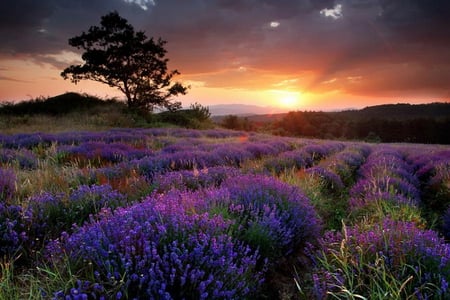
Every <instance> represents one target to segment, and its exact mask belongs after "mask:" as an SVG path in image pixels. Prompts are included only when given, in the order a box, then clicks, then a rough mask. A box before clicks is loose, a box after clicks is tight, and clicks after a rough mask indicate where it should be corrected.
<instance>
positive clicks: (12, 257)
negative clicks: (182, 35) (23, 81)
mask: <svg viewBox="0 0 450 300" xmlns="http://www.w3.org/2000/svg"><path fill="white" fill-rule="evenodd" d="M55 122H56V121H55ZM61 122H62V120H61ZM7 123H8V122H5V123H4V124H3V125H2V126H4V127H3V128H7V127H8V124H7ZM79 124H80V126H81V125H82V124H83V120H79ZM61 128H63V127H61ZM42 129H45V128H44V127H43V128H42ZM53 129H55V127H53ZM78 129H81V130H83V131H79V130H78ZM97 129H98V130H101V126H100V127H98V128H97ZM52 131H53V132H57V131H58V130H52ZM63 131H64V132H60V133H21V134H5V133H8V131H6V132H5V131H3V130H2V132H3V134H0V238H1V241H0V242H1V244H0V245H1V246H0V267H1V277H0V299H48V298H54V299H449V296H448V295H449V290H448V282H450V246H449V244H448V239H449V238H450V209H449V205H450V146H440V145H421V144H369V143H363V142H337V141H329V140H316V139H300V138H289V137H275V136H272V135H264V134H258V133H248V132H242V131H227V130H188V129H167V128H164V129H162V128H159V129H155V128H153V129H139V128H135V129H112V130H104V131H97V130H96V131H92V130H91V131H89V129H88V128H83V127H80V128H73V130H71V131H68V130H63ZM11 132H12V131H11ZM102 297H103V298H102Z"/></svg>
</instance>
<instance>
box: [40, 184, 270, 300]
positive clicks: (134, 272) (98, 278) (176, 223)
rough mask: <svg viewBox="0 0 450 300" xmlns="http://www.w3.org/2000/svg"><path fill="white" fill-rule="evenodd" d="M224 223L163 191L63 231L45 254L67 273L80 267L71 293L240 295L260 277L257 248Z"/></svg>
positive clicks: (254, 287) (191, 296) (178, 296)
mask: <svg viewBox="0 0 450 300" xmlns="http://www.w3.org/2000/svg"><path fill="white" fill-rule="evenodd" d="M229 226H230V223H229V222H227V221H224V220H223V219H222V218H221V217H219V216H215V217H210V216H209V215H208V214H207V213H203V214H195V213H189V212H188V211H187V210H186V207H185V204H183V203H181V202H180V197H179V195H177V194H176V193H170V194H168V195H166V196H159V197H149V198H148V199H147V200H145V201H144V202H143V203H141V204H139V205H135V206H132V207H129V208H121V209H118V210H117V211H116V212H115V213H114V214H113V213H110V212H105V213H104V214H103V215H102V217H101V218H100V219H99V220H98V221H96V222H92V223H90V224H86V225H85V226H83V227H80V228H78V230H77V231H76V232H75V233H74V234H72V235H68V234H63V235H62V236H61V239H60V241H57V242H54V243H52V244H51V245H49V247H48V252H47V253H48V258H49V260H50V261H51V262H53V263H54V264H55V265H60V263H58V262H61V261H63V260H64V259H65V258H67V259H68V260H69V262H70V263H71V265H72V267H73V268H74V270H73V272H77V273H78V274H80V272H81V274H82V276H83V277H84V280H83V282H85V284H82V285H81V287H82V289H81V290H80V287H74V288H75V289H77V290H76V292H77V293H78V294H86V295H87V294H92V293H93V294H95V295H97V296H98V297H100V296H105V297H109V298H120V297H121V296H123V297H125V298H146V299H149V298H152V299H153V298H164V299H182V298H188V299H206V298H208V299H236V298H245V297H246V296H248V295H251V294H252V293H254V292H255V291H256V290H257V289H258V287H259V286H260V284H261V283H262V274H261V273H260V272H258V271H256V269H255V267H256V260H257V257H258V254H257V252H254V251H251V250H250V248H249V247H248V246H245V245H244V244H243V243H241V242H236V241H234V240H233V239H232V238H231V237H230V236H228V235H226V234H225V232H226V231H227V228H228V227H229ZM87 265H91V266H92V267H91V269H90V270H89V268H86V266H87ZM86 282H88V283H87V284H86ZM70 293H71V290H70V289H69V290H65V291H60V292H58V293H57V296H63V295H70Z"/></svg>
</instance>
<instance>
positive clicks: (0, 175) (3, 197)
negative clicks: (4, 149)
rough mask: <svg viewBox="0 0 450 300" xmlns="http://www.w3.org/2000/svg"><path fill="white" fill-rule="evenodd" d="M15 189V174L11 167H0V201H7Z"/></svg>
mask: <svg viewBox="0 0 450 300" xmlns="http://www.w3.org/2000/svg"><path fill="white" fill-rule="evenodd" d="M15 190H16V174H14V171H13V170H11V169H3V168H1V167H0V203H7V202H9V201H10V200H11V199H12V198H13V196H14V193H15Z"/></svg>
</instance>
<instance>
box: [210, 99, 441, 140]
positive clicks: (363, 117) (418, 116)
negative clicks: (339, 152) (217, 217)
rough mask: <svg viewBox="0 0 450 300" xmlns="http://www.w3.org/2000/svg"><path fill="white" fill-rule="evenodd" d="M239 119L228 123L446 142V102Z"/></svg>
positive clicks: (330, 135)
mask: <svg viewBox="0 0 450 300" xmlns="http://www.w3.org/2000/svg"><path fill="white" fill-rule="evenodd" d="M224 120H226V117H220V118H219V117H216V118H215V121H216V122H218V123H221V124H225V123H224ZM240 121H241V122H239V120H237V121H234V122H233V123H232V124H237V125H240V124H245V125H246V128H251V129H252V130H254V129H255V128H256V129H260V130H265V131H269V132H271V133H273V134H279V135H290V136H302V137H313V138H326V139H350V140H367V141H379V142H414V143H438V144H450V135H449V134H448V133H449V132H450V103H430V104H419V105H413V104H388V105H377V106H370V107H366V108H363V109H361V110H347V111H341V112H315V111H292V112H289V113H285V114H275V115H273V114H265V115H252V116H247V117H245V119H244V118H240ZM236 129H245V128H244V127H240V128H236Z"/></svg>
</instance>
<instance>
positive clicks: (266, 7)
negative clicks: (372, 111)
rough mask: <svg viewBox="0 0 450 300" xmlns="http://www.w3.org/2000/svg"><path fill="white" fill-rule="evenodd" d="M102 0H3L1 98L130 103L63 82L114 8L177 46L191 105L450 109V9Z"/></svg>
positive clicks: (171, 54) (303, 0)
mask: <svg viewBox="0 0 450 300" xmlns="http://www.w3.org/2000/svg"><path fill="white" fill-rule="evenodd" d="M94 2H95V1H94ZM94 2H92V3H90V2H83V3H81V2H79V1H76V0H67V1H53V0H42V1H36V2H29V4H28V5H29V7H19V6H17V5H12V4H11V3H13V0H5V1H2V2H1V3H0V26H1V27H0V39H1V41H2V43H0V102H1V101H20V100H29V99H32V98H37V97H41V96H42V97H47V96H56V95H59V94H62V93H65V92H72V91H73V92H79V93H87V94H90V95H94V96H98V97H101V98H111V97H116V98H118V99H123V98H124V97H123V95H122V94H121V93H120V92H119V91H118V90H116V89H114V88H111V87H108V86H106V85H104V84H100V83H96V82H92V81H81V82H80V83H78V84H77V85H75V84H72V83H71V82H70V81H65V80H63V79H62V77H61V76H60V73H61V71H62V70H63V69H64V68H66V67H68V66H69V65H71V64H80V63H82V60H81V53H80V52H77V50H76V49H73V48H71V47H70V46H69V45H68V43H67V40H68V39H69V38H71V37H73V36H76V35H79V34H80V33H81V32H82V31H86V30H87V29H88V28H89V27H90V26H92V25H98V24H99V22H100V17H101V16H102V15H105V14H106V13H108V12H110V11H112V10H116V11H118V12H119V13H120V15H121V16H122V17H124V18H126V19H127V20H128V21H129V22H130V23H131V24H132V25H133V27H134V28H135V29H136V30H137V31H138V30H144V31H145V33H146V35H147V36H148V37H156V38H157V37H162V38H163V39H164V40H167V42H168V43H167V45H166V48H167V50H168V53H167V57H168V58H169V60H170V61H169V69H177V70H178V71H180V73H181V75H180V76H178V77H175V78H174V79H175V80H178V81H181V82H182V83H184V84H185V85H189V86H190V87H191V88H190V90H189V91H188V94H187V95H185V96H182V97H179V98H177V100H180V101H181V102H182V104H183V105H184V106H185V107H186V106H189V105H190V104H192V103H194V102H198V103H200V104H202V105H206V106H210V105H216V104H250V105H257V106H261V107H272V108H273V109H274V111H280V110H283V111H288V110H342V109H349V108H362V107H365V106H369V105H377V104H385V103H400V102H401V103H405V102H406V103H428V102H448V101H450V85H449V82H450V56H449V55H448V47H449V45H450V35H449V34H448V28H450V1H439V3H434V4H429V5H428V4H425V3H422V4H420V5H419V4H418V1H409V2H408V1H398V2H397V1H393V2H392V3H390V4H389V3H388V2H386V1H377V0H373V1H367V2H365V4H364V5H358V3H357V1H317V2H316V1H314V2H313V1H310V0H292V1H291V0H287V1H282V2H277V1H272V0H267V1H262V2H261V1H257V0H248V1H206V0H200V1H176V0H165V1H128V0H116V1H112V2H108V1H104V2H101V1H100V2H98V3H97V2H95V3H94ZM427 3H428V2H427ZM10 4H11V5H10ZM437 6H439V7H437ZM24 11H26V12H27V16H26V17H24V16H23V12H24ZM447 13H448V15H446V14H447ZM399 15H401V16H402V17H401V18H398V17H397V16H399ZM69 20H70V22H69Z"/></svg>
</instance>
